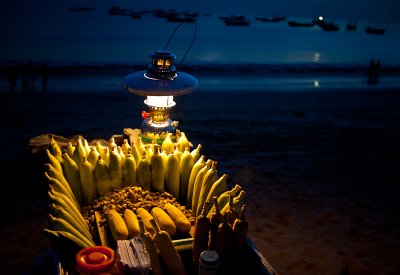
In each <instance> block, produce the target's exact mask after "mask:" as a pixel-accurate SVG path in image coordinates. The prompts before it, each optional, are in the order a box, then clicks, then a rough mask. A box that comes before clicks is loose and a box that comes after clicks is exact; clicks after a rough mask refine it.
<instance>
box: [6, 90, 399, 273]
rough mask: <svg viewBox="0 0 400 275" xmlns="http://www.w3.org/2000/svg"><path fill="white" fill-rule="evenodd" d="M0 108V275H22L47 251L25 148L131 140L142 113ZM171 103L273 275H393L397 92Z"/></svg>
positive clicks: (119, 108) (116, 97) (92, 100)
mask: <svg viewBox="0 0 400 275" xmlns="http://www.w3.org/2000/svg"><path fill="white" fill-rule="evenodd" d="M0 97H1V101H0V102H1V103H0V104H1V111H0V113H1V115H0V119H1V125H2V135H1V137H0V138H1V143H2V144H3V147H2V150H1V151H0V152H1V153H0V163H1V174H2V177H3V180H2V183H1V184H2V188H3V191H2V195H3V198H2V200H1V204H2V209H3V218H4V219H3V222H2V223H1V227H0V234H1V242H2V247H3V249H2V252H1V258H2V261H1V266H0V273H1V274H19V273H20V272H22V271H25V272H28V273H29V270H30V268H32V263H34V261H35V259H37V257H39V256H41V255H43V254H44V253H46V252H47V251H48V250H49V249H50V242H49V240H48V239H47V238H46V236H45V235H44V234H43V232H42V229H43V228H44V227H46V225H47V218H46V214H47V212H46V211H47V208H46V193H45V190H46V189H45V186H43V185H41V182H40V180H39V178H37V177H36V175H37V174H36V173H35V164H34V163H33V162H32V160H34V158H32V153H31V152H30V151H29V148H28V146H27V145H28V142H29V140H30V139H31V138H33V137H35V136H37V135H41V134H48V133H52V134H56V135H60V136H64V137H72V136H74V135H82V136H84V137H85V138H86V139H88V140H90V139H96V138H104V139H108V138H109V137H111V136H112V135H113V134H122V131H123V129H124V128H138V127H139V125H140V123H141V118H140V112H141V111H142V110H144V109H145V106H144V104H143V98H142V97H139V96H135V95H131V94H128V93H126V92H124V91H123V90H122V89H121V90H120V87H116V89H115V90H110V91H101V92H90V91H85V92H81V93H79V92H77V91H74V92H73V93H72V92H71V93H63V92H57V93H56V92H52V90H51V87H49V91H48V92H47V93H41V92H39V91H36V92H34V93H30V94H27V95H23V94H20V93H16V94H11V93H9V92H8V91H2V92H1V93H0ZM176 102H177V106H176V107H175V109H174V112H173V114H172V115H173V117H174V119H176V120H178V121H179V123H180V124H179V127H178V128H179V129H180V130H181V131H184V132H185V133H186V135H187V137H188V138H189V140H191V142H192V143H193V144H194V145H197V144H199V143H200V144H202V145H203V149H202V153H203V154H204V155H205V156H206V157H207V158H211V159H213V160H217V161H218V163H219V164H218V173H219V174H221V175H222V174H223V173H227V174H229V179H228V182H229V184H240V185H242V186H243V188H244V189H245V190H246V191H247V194H248V197H247V198H248V206H249V210H248V220H249V223H250V228H249V235H250V237H251V239H252V240H253V242H254V243H255V245H256V247H257V249H258V250H259V251H260V252H261V253H262V254H263V255H264V256H265V257H266V258H267V260H268V261H269V262H270V263H271V265H272V266H273V267H274V269H275V270H276V271H277V273H278V274H294V275H296V274H398V273H399V272H400V264H399V263H400V237H399V232H400V219H399V217H400V215H399V214H400V202H399V200H398V194H399V192H400V187H399V182H400V170H399V163H400V143H399V140H400V94H399V91H398V89H383V88H382V89H380V88H379V87H378V88H374V89H358V90H347V89H341V90H339V91H336V90H328V89H320V90H315V89H304V90H293V91H279V90H277V91H270V90H268V89H266V90H265V91H257V92H254V91H251V90H242V91H235V92H229V91H224V92H218V91H215V92H214V91H210V90H208V91H206V92H205V91H202V90H201V89H199V90H197V91H195V92H193V93H191V94H188V95H184V96H179V97H176ZM4 214H5V215H4ZM31 270H32V269H31Z"/></svg>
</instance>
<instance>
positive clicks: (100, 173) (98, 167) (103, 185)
mask: <svg viewBox="0 0 400 275" xmlns="http://www.w3.org/2000/svg"><path fill="white" fill-rule="evenodd" d="M93 173H94V179H95V182H96V187H97V192H98V193H99V195H100V196H104V195H105V194H107V193H108V192H111V191H112V190H111V179H110V173H109V171H108V166H107V164H106V163H105V161H104V160H103V158H102V157H101V156H99V158H98V159H97V162H96V164H95V166H94V169H93Z"/></svg>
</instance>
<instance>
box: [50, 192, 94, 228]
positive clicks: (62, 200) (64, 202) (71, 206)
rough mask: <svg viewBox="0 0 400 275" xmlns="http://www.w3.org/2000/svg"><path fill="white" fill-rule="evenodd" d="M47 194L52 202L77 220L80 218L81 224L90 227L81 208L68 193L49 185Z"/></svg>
mask: <svg viewBox="0 0 400 275" xmlns="http://www.w3.org/2000/svg"><path fill="white" fill-rule="evenodd" d="M47 194H48V196H49V198H50V200H51V201H52V202H54V203H55V204H57V205H59V206H61V207H63V208H64V209H65V210H67V212H68V213H70V214H71V215H72V216H73V217H74V218H75V219H76V220H79V221H80V223H81V224H83V225H84V226H85V227H86V228H87V229H89V227H88V226H87V224H86V222H85V219H84V218H83V216H82V214H81V212H80V211H79V209H78V208H77V207H76V205H75V203H73V202H72V201H71V200H70V199H69V198H68V197H67V196H66V195H64V194H63V193H59V192H57V191H56V190H55V189H54V188H53V187H52V186H51V185H50V186H49V191H48V192H47Z"/></svg>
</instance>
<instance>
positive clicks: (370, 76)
mask: <svg viewBox="0 0 400 275" xmlns="http://www.w3.org/2000/svg"><path fill="white" fill-rule="evenodd" d="M374 71H375V60H373V59H371V61H370V62H369V65H368V84H374Z"/></svg>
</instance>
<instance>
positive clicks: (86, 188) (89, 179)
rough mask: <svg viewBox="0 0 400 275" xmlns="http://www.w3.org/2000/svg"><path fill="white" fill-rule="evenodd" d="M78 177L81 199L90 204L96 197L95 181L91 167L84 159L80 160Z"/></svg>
mask: <svg viewBox="0 0 400 275" xmlns="http://www.w3.org/2000/svg"><path fill="white" fill-rule="evenodd" d="M79 177H80V179H81V184H82V198H83V201H84V202H85V203H86V204H87V203H91V202H92V201H93V199H94V198H95V197H96V196H97V187H96V181H95V178H94V173H93V167H92V165H91V164H90V163H89V162H88V161H87V159H86V157H83V158H82V163H81V166H80V167H79Z"/></svg>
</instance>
